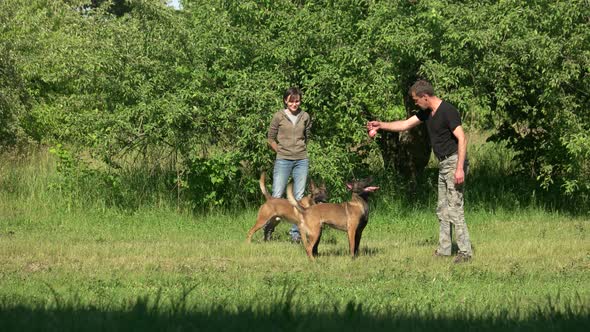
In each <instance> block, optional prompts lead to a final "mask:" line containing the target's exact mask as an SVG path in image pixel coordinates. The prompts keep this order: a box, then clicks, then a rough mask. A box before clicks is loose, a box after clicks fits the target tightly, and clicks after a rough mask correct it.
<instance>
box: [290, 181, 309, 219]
mask: <svg viewBox="0 0 590 332" xmlns="http://www.w3.org/2000/svg"><path fill="white" fill-rule="evenodd" d="M287 199H288V200H289V203H291V205H293V206H294V207H295V208H296V209H297V210H298V211H299V212H303V211H305V209H304V208H303V207H302V206H301V205H300V204H299V202H297V200H296V199H295V196H293V183H291V182H289V184H288V185H287Z"/></svg>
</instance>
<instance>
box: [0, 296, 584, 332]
mask: <svg viewBox="0 0 590 332" xmlns="http://www.w3.org/2000/svg"><path fill="white" fill-rule="evenodd" d="M321 311H322V312H316V311H309V309H308V312H305V313H303V312H298V311H297V310H295V308H294V307H292V306H291V304H290V303H289V302H285V303H283V304H281V305H277V306H276V307H273V308H272V309H270V310H258V309H255V308H238V309H237V310H235V309H234V310H232V309H227V308H224V307H222V306H221V305H220V306H217V307H213V308H210V309H208V310H203V311H201V312H199V311H193V310H188V309H186V308H181V309H180V310H177V311H175V312H163V313H162V312H161V311H160V310H159V309H158V308H153V307H150V306H149V305H148V303H146V302H145V301H138V302H137V303H135V304H134V305H133V306H131V307H129V309H128V310H124V311H109V310H99V309H95V308H83V309H77V308H73V307H71V308H70V307H62V308H55V309H39V308H37V309H31V308H26V307H22V306H15V307H3V308H2V309H1V310H0V326H2V331H184V330H187V331H192V330H195V331H203V330H205V331H335V330H337V331H340V332H343V331H588V329H589V328H590V319H589V316H588V312H586V313H584V314H575V313H572V312H569V313H568V312H552V311H551V310H550V309H547V310H539V312H538V313H537V314H536V315H533V317H530V318H526V319H510V318H503V317H502V316H503V314H506V313H502V312H499V313H495V314H490V317H488V318H477V317H473V316H472V315H470V314H468V313H460V314H457V315H455V316H452V317H440V315H435V314H430V313H427V312H425V313H420V312H418V311H414V312H413V313H412V311H411V310H410V311H409V312H410V313H409V314H406V313H399V312H398V311H394V310H389V311H387V312H384V313H382V314H372V311H371V309H370V308H365V307H363V306H362V305H360V304H354V303H349V304H348V305H346V306H345V308H344V309H343V310H333V312H328V313H326V312H325V311H326V309H324V308H322V310H321ZM328 311H329V309H328ZM405 312H408V311H405Z"/></svg>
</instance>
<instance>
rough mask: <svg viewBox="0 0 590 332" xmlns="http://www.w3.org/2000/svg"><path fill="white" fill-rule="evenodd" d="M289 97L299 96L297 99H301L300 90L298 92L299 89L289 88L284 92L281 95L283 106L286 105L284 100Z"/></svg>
mask: <svg viewBox="0 0 590 332" xmlns="http://www.w3.org/2000/svg"><path fill="white" fill-rule="evenodd" d="M289 96H299V98H302V97H303V96H302V95H301V90H299V88H296V87H290V88H288V89H287V90H285V93H283V103H284V104H285V106H286V105H287V103H286V100H287V98H289Z"/></svg>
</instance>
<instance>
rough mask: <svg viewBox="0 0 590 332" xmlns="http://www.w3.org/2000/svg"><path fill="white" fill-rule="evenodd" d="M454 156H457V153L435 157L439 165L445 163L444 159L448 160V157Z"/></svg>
mask: <svg viewBox="0 0 590 332" xmlns="http://www.w3.org/2000/svg"><path fill="white" fill-rule="evenodd" d="M455 155H457V152H453V153H450V154H447V155H444V156H440V157H437V158H438V162H439V163H440V162H443V161H445V160H446V159H448V158H450V157H452V156H455Z"/></svg>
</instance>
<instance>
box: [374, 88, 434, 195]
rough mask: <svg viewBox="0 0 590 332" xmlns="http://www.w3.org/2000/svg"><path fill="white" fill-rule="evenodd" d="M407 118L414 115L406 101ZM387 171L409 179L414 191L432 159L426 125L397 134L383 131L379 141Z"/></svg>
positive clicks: (409, 102)
mask: <svg viewBox="0 0 590 332" xmlns="http://www.w3.org/2000/svg"><path fill="white" fill-rule="evenodd" d="M404 103H405V106H406V116H407V117H410V116H412V115H414V114H413V113H412V112H411V110H412V105H413V103H411V101H408V98H405V100H404ZM378 144H379V146H380V148H381V155H382V157H383V162H384V165H385V169H389V170H394V171H395V172H396V173H397V174H400V175H402V176H404V177H405V178H406V179H408V183H409V184H410V190H411V191H414V189H415V183H416V179H417V177H418V176H419V175H420V174H421V173H422V171H424V168H426V165H428V160H429V159H430V152H431V147H430V140H429V137H428V132H427V130H426V126H425V125H424V124H420V125H418V126H416V127H414V128H412V129H411V130H408V131H405V132H401V133H395V132H386V131H383V132H382V135H381V138H380V139H379V141H378Z"/></svg>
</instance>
